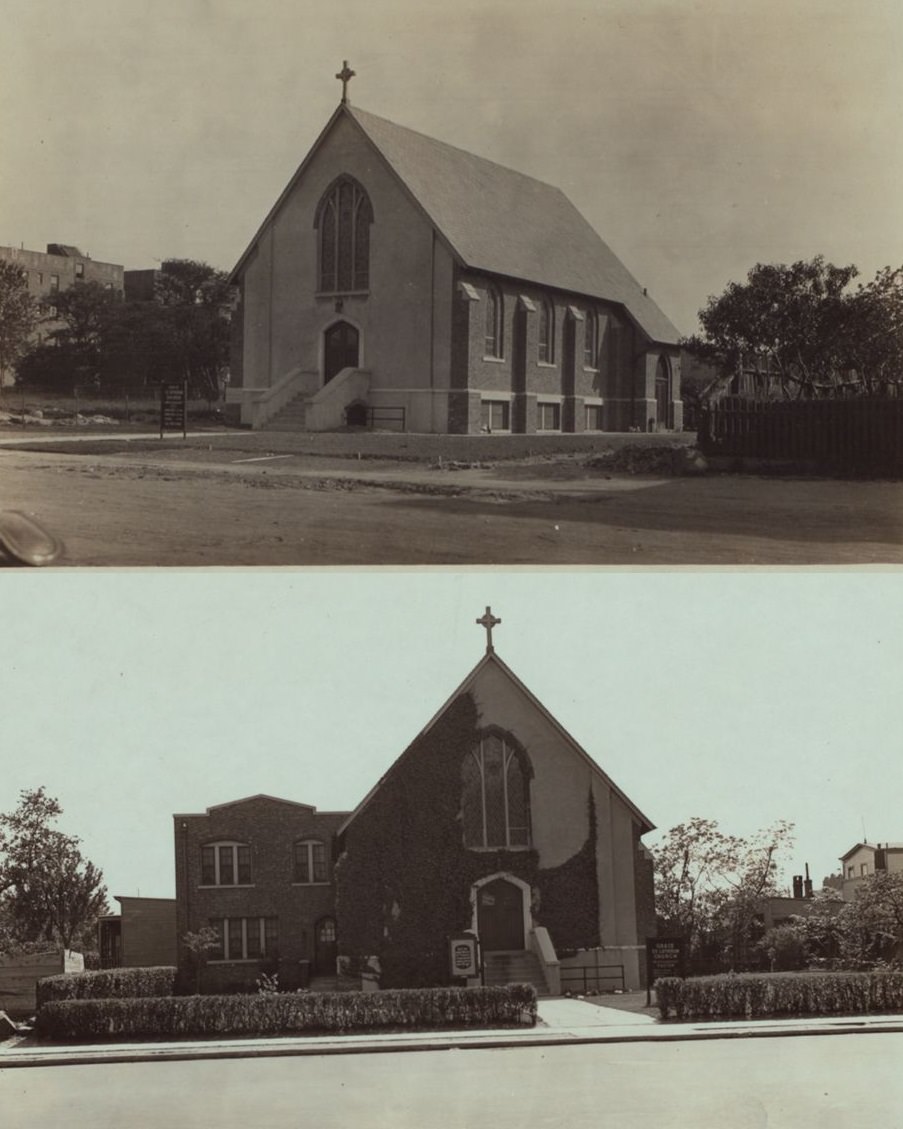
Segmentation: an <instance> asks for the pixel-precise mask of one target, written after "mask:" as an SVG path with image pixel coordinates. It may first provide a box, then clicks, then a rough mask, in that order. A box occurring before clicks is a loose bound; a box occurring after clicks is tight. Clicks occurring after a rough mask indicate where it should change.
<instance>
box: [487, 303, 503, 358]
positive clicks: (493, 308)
mask: <svg viewBox="0 0 903 1129" xmlns="http://www.w3.org/2000/svg"><path fill="white" fill-rule="evenodd" d="M483 348H484V350H485V355H486V356H487V357H501V355H502V296H501V294H499V292H498V290H496V288H495V287H494V286H488V287H487V288H486V333H485V343H484V346H483Z"/></svg>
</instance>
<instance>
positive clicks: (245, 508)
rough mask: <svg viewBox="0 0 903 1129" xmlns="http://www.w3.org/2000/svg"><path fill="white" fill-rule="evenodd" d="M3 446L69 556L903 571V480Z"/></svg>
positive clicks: (232, 450)
mask: <svg viewBox="0 0 903 1129" xmlns="http://www.w3.org/2000/svg"><path fill="white" fill-rule="evenodd" d="M74 447H75V444H72V445H71V446H70V445H68V444H67V445H66V447H65V448H60V447H58V446H57V445H55V444H47V445H46V446H45V447H44V449H42V450H40V451H30V450H23V449H21V448H19V447H7V448H2V447H0V508H4V509H21V510H24V511H26V512H29V513H32V514H34V515H35V516H36V517H38V518H39V520H41V521H42V522H44V523H45V524H46V525H47V526H48V527H49V528H50V529H52V530H53V531H54V532H55V533H56V534H57V535H58V536H59V537H61V538H62V540H63V541H64V543H65V545H66V555H65V559H64V561H63V562H62V563H63V564H64V565H70V566H71V565H86V566H87V565H115V566H159V565H170V566H172V565H176V566H190V565H223V566H224V565H380V564H395V565H404V564H433V565H442V564H445V565H462V564H511V565H513V564H521V565H528V564H547V565H573V564H581V565H624V564H628V565H726V564H742V565H749V564H771V565H816V564H843V565H851V564H876V563H878V564H882V563H893V564H899V563H903V483H897V482H866V481H836V480H820V479H802V478H799V479H789V478H782V479H769V478H756V477H741V476H733V475H730V476H729V475H721V476H706V477H701V478H679V477H678V478H675V477H670V476H667V477H666V476H659V477H642V476H636V475H624V474H618V473H612V474H608V473H606V472H605V470H603V469H599V468H595V469H593V468H589V467H587V465H586V460H585V458H583V457H582V456H571V457H568V456H564V455H562V456H560V457H540V456H537V455H533V456H531V457H530V458H529V459H524V460H520V461H504V462H495V463H492V464H481V465H478V466H469V467H461V466H458V467H455V468H453V469H448V465H449V464H448V462H447V461H446V462H445V463H444V464H443V469H437V468H436V465H435V462H434V463H433V465H432V466H431V465H430V464H429V462H427V461H422V460H421V461H419V462H418V461H413V462H412V461H410V456H408V457H407V458H405V459H394V460H393V459H392V458H390V457H386V456H387V454H388V452H383V453H382V454H383V457H379V458H374V457H370V458H368V457H363V458H361V459H357V458H339V457H336V456H334V455H320V456H318V455H299V454H297V453H294V451H293V450H292V444H290V443H288V442H286V441H284V440H283V441H281V442H280V441H278V440H277V438H276V437H273V436H266V437H258V436H256V435H255V436H249V437H244V438H242V439H241V440H240V441H239V440H234V439H232V438H227V440H226V441H225V442H223V441H221V440H218V439H217V438H216V437H213V436H211V437H210V438H209V441H208V440H207V439H206V438H200V439H196V440H189V442H188V443H187V444H186V443H181V442H178V443H177V442H167V443H165V444H157V445H153V444H148V443H141V442H136V443H134V444H123V443H116V444H115V445H113V446H111V445H109V444H106V443H103V442H88V443H86V444H80V445H79V448H78V449H79V450H80V451H81V453H80V454H72V453H70V452H71V450H72V449H73V448H74Z"/></svg>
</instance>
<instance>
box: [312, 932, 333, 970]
mask: <svg viewBox="0 0 903 1129" xmlns="http://www.w3.org/2000/svg"><path fill="white" fill-rule="evenodd" d="M335 969H336V930H335V918H334V917H321V918H320V920H319V921H318V922H317V924H316V928H315V929H314V975H315V976H335Z"/></svg>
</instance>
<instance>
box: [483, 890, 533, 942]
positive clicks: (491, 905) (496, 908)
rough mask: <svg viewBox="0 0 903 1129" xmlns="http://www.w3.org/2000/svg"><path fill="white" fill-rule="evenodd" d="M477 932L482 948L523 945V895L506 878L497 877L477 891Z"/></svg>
mask: <svg viewBox="0 0 903 1129" xmlns="http://www.w3.org/2000/svg"><path fill="white" fill-rule="evenodd" d="M476 894H477V932H478V933H479V936H480V945H481V946H482V949H483V952H485V953H489V952H503V951H505V950H511V949H523V948H524V895H523V891H522V890H521V888H520V887H519V886H516V885H515V884H514V883H513V882H509V881H508V879H507V878H494V879H493V880H492V881H491V882H487V883H486V884H485V885H483V886H481V887H480V888H479V889H478V890H477V892H476Z"/></svg>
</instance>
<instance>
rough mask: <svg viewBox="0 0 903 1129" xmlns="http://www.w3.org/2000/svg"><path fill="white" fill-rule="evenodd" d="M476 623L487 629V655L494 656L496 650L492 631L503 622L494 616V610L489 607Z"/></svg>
mask: <svg viewBox="0 0 903 1129" xmlns="http://www.w3.org/2000/svg"><path fill="white" fill-rule="evenodd" d="M476 622H477V623H478V624H479V626H480V627H485V628H486V654H487V655H490V654H493V653H494V651H495V648H494V647H493V645H492V629H493V627H497V626H498V625H499V624H500V623H501V622H502V621H501V619H499V617H498V616H495V615H493V614H492V608H490V607H488V606H487V608H486V613H485V615H481V616H480V618H479V619H478V620H477V621H476Z"/></svg>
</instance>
